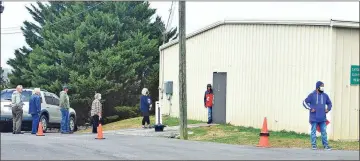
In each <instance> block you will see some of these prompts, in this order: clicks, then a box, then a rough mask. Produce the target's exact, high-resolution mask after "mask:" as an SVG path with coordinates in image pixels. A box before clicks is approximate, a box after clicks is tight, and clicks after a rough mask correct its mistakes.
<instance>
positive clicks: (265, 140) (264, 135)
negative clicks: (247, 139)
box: [257, 117, 270, 147]
mask: <svg viewBox="0 0 360 161" xmlns="http://www.w3.org/2000/svg"><path fill="white" fill-rule="evenodd" d="M269 136H270V134H269V131H268V128H267V119H266V117H265V118H264V122H263V127H262V129H261V132H260V141H259V145H257V146H258V147H270V145H269Z"/></svg>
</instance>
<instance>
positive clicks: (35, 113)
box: [29, 88, 41, 134]
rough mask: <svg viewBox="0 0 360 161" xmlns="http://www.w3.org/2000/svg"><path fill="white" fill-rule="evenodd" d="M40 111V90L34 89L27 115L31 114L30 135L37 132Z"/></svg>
mask: <svg viewBox="0 0 360 161" xmlns="http://www.w3.org/2000/svg"><path fill="white" fill-rule="evenodd" d="M40 111H41V101H40V88H35V89H34V94H33V95H32V96H31V98H30V102H29V114H31V116H32V130H31V134H36V132H37V128H38V124H39V116H40Z"/></svg>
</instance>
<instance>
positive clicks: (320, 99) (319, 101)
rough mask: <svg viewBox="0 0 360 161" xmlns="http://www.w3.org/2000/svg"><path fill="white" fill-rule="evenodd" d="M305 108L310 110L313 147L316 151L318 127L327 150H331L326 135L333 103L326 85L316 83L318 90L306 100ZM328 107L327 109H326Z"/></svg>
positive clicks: (319, 82)
mask: <svg viewBox="0 0 360 161" xmlns="http://www.w3.org/2000/svg"><path fill="white" fill-rule="evenodd" d="M303 106H304V107H305V109H307V110H309V113H310V116H309V121H310V124H311V134H310V138H311V147H312V149H313V150H316V149H317V147H316V127H317V126H319V127H320V132H321V140H322V144H323V146H324V149H325V150H331V148H330V146H329V144H328V140H327V133H326V120H327V119H326V114H327V113H328V112H329V111H331V108H332V103H331V100H330V98H329V96H328V95H327V94H326V93H325V92H324V83H323V82H321V81H318V82H316V89H315V90H314V91H313V92H312V93H310V94H309V95H308V97H307V98H306V99H305V100H304V102H303ZM326 106H327V108H326Z"/></svg>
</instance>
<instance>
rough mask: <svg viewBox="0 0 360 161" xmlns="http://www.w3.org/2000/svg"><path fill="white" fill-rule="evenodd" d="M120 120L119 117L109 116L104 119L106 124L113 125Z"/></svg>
mask: <svg viewBox="0 0 360 161" xmlns="http://www.w3.org/2000/svg"><path fill="white" fill-rule="evenodd" d="M119 120H120V117H119V116H118V115H113V116H108V117H105V118H104V124H108V123H112V122H115V121H119Z"/></svg>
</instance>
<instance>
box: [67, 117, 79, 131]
mask: <svg viewBox="0 0 360 161" xmlns="http://www.w3.org/2000/svg"><path fill="white" fill-rule="evenodd" d="M69 124H70V131H72V132H75V131H76V130H77V127H76V122H75V117H74V116H70V119H69Z"/></svg>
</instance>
